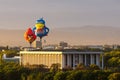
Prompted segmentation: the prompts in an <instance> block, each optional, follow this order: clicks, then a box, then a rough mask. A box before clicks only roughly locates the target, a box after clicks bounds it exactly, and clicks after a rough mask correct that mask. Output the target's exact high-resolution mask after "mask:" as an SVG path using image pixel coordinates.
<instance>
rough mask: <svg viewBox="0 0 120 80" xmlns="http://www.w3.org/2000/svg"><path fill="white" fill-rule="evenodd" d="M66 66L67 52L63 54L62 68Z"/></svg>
mask: <svg viewBox="0 0 120 80" xmlns="http://www.w3.org/2000/svg"><path fill="white" fill-rule="evenodd" d="M64 67H65V54H62V68H64Z"/></svg>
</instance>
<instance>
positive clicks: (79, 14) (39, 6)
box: [0, 0, 120, 29]
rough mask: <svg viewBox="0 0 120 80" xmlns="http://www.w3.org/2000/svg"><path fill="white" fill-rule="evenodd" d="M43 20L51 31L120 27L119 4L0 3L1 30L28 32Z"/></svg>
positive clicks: (66, 0)
mask: <svg viewBox="0 0 120 80" xmlns="http://www.w3.org/2000/svg"><path fill="white" fill-rule="evenodd" d="M41 17H43V18H44V19H45V21H46V26H47V27H49V28H61V27H66V28H69V27H83V26H86V25H93V26H112V27H120V0H0V29H27V28H28V27H34V25H35V21H36V20H37V19H39V18H41Z"/></svg>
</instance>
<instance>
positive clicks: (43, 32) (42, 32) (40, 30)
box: [33, 18, 49, 48]
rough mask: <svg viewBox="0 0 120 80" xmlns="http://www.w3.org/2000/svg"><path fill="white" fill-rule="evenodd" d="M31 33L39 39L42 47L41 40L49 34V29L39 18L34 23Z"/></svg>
mask: <svg viewBox="0 0 120 80" xmlns="http://www.w3.org/2000/svg"><path fill="white" fill-rule="evenodd" d="M33 32H34V33H35V35H36V36H37V37H39V38H40V43H41V46H42V38H43V37H44V36H47V34H48V33H49V28H47V27H46V26H45V20H43V18H40V19H39V20H37V21H36V24H35V27H34V28H33ZM41 48H42V47H41Z"/></svg>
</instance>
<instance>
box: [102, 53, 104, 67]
mask: <svg viewBox="0 0 120 80" xmlns="http://www.w3.org/2000/svg"><path fill="white" fill-rule="evenodd" d="M102 69H104V56H103V53H102Z"/></svg>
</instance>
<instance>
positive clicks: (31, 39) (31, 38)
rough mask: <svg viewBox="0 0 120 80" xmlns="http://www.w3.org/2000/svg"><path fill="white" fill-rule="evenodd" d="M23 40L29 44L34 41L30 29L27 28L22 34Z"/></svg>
mask: <svg viewBox="0 0 120 80" xmlns="http://www.w3.org/2000/svg"><path fill="white" fill-rule="evenodd" d="M24 38H25V40H26V41H27V42H29V43H30V44H31V43H32V42H33V41H34V40H35V39H36V35H35V34H34V32H33V31H32V29H31V28H28V29H27V31H26V32H25V34H24Z"/></svg>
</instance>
